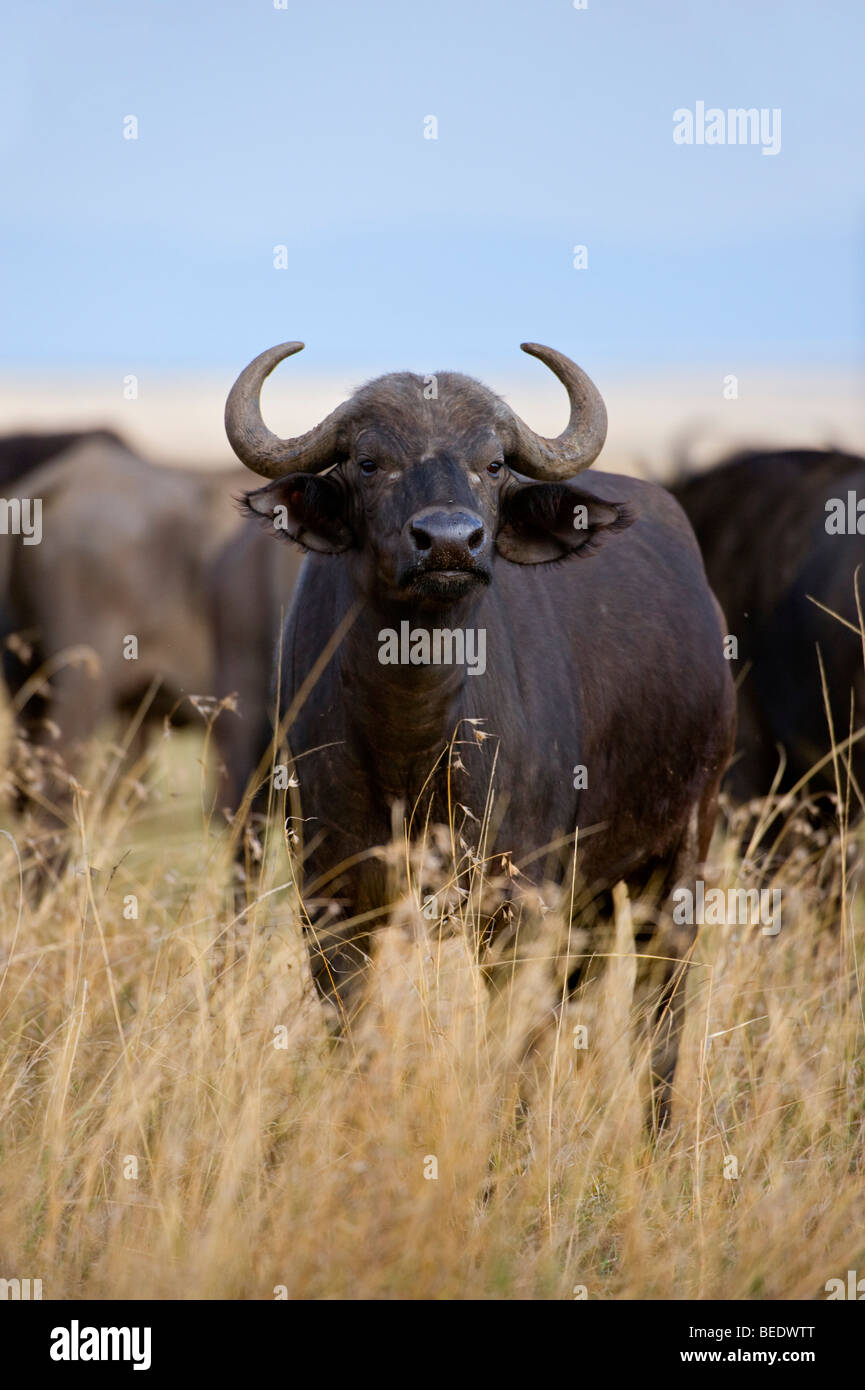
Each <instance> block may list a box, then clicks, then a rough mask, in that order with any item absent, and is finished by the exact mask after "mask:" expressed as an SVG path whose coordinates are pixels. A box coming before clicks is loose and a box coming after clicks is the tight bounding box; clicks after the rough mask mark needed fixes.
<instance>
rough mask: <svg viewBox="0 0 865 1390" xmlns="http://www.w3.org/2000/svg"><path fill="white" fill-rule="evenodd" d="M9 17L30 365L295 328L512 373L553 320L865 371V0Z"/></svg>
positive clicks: (710, 349) (355, 353)
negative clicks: (766, 113)
mask: <svg viewBox="0 0 865 1390" xmlns="http://www.w3.org/2000/svg"><path fill="white" fill-rule="evenodd" d="M4 30H5V43H4V54H3V57H2V60H0V65H2V70H0V156H2V162H3V174H2V187H3V190H4V202H5V216H4V223H3V226H4V231H3V240H4V243H5V244H4V255H3V258H2V271H0V274H2V287H0V288H2V301H3V306H4V307H3V324H4V332H3V335H2V342H0V360H2V363H3V365H4V366H5V367H6V368H7V369H8V368H16V369H21V368H24V369H26V368H29V367H37V366H39V367H41V366H50V367H66V368H76V369H78V368H91V367H97V368H101V367H111V368H115V367H116V368H119V369H122V370H125V371H130V372H134V371H136V370H142V369H144V368H150V369H152V368H160V369H174V368H177V369H181V368H182V369H184V370H189V369H201V370H202V371H208V370H211V369H220V370H221V369H223V368H229V369H233V368H236V367H239V366H240V365H242V363H243V362H245V361H246V360H247V359H248V358H249V357H251V356H252V355H254V353H256V352H258V351H259V350H261V349H262V348H263V347H265V346H268V345H269V344H271V343H273V342H277V341H281V340H283V339H286V338H302V339H304V340H305V341H306V343H307V353H306V354H305V356H306V359H307V361H306V364H305V365H306V366H307V367H308V368H309V369H313V368H315V367H320V368H322V369H323V370H331V369H339V368H340V367H341V366H343V365H345V364H347V363H349V364H363V365H364V366H365V367H368V369H369V371H370V372H372V371H376V370H385V369H388V368H394V367H414V368H418V369H431V368H435V367H441V366H454V367H460V368H463V369H466V370H479V369H481V368H486V367H492V368H498V367H499V366H500V365H502V364H509V365H510V366H512V367H515V366H516V359H517V358H518V357H519V353H518V344H519V342H520V341H521V340H522V339H525V338H532V339H535V340H540V341H542V342H550V343H553V344H554V345H556V346H558V347H561V348H562V349H564V350H565V351H567V352H570V353H571V354H572V355H574V356H575V357H577V358H578V360H580V361H583V362H585V364H586V365H587V366H599V365H600V366H604V367H605V368H608V369H609V368H618V367H620V368H624V369H628V370H632V369H637V370H639V369H641V368H655V367H658V366H663V365H664V364H665V363H671V364H682V363H699V362H710V363H713V364H714V363H721V364H724V365H729V370H731V371H735V370H736V367H737V365H739V364H741V363H769V364H778V365H787V364H797V365H798V364H809V365H810V364H819V365H829V366H831V365H836V364H837V365H851V364H859V363H860V362H861V361H862V359H863V342H865V331H863V330H865V325H863V309H865V285H863V263H865V165H863V158H862V152H863V148H865V115H863V110H865V103H863V96H862V92H863V83H862V60H863V53H865V6H863V5H862V4H861V3H860V0H844V2H843V3H837V0H836V3H832V0H828V3H821V4H820V5H815V4H813V3H804V0H786V2H783V0H760V3H755V0H732V2H731V0H725V3H723V4H715V3H709V0H690V3H686V0H661V2H660V3H653V4H647V3H641V2H640V0H588V8H587V9H586V10H584V11H578V10H576V9H574V7H573V4H572V0H525V3H516V0H495V3H494V2H493V0H436V3H422V4H417V3H415V4H409V3H406V0H402V3H396V0H394V3H391V0H367V3H364V4H360V3H357V2H355V3H348V2H347V0H334V3H327V0H288V6H287V8H286V9H276V8H275V7H274V4H273V0H233V2H231V3H230V2H229V0H206V2H205V0H183V3H178V0H146V3H141V0H139V3H137V4H134V5H133V4H129V3H121V0H84V2H83V3H81V4H79V5H74V6H73V5H69V4H68V0H63V3H61V2H60V0H32V3H28V4H27V5H26V6H25V5H21V6H17V7H16V8H15V9H14V10H13V11H11V12H10V13H9V14H8V15H7V17H6V21H5V25H4ZM698 100H702V101H704V102H705V103H706V105H707V106H718V107H721V108H722V109H726V108H728V107H736V106H746V107H751V106H754V107H757V108H762V107H766V108H780V109H781V112H782V145H781V151H780V153H779V154H778V155H777V156H774V157H772V156H765V155H763V154H762V153H761V150H760V149H759V148H758V147H752V146H730V145H727V146H716V147H709V146H705V145H704V146H696V145H694V146H690V147H688V146H677V145H675V144H674V142H673V139H672V132H673V112H674V111H675V110H676V109H678V108H682V107H689V108H694V106H695V103H696V102H697V101H698ZM130 114H132V115H135V116H137V118H138V122H139V138H138V140H136V141H132V140H124V139H123V133H122V132H123V118H124V117H125V116H127V115H130ZM428 115H434V116H435V117H436V118H437V121H438V139H437V140H426V139H424V134H423V132H424V118H425V117H426V116H428ZM576 244H584V245H586V246H587V247H588V262H589V263H588V268H587V269H585V270H575V269H574V268H573V265H572V248H573V247H574V245H576ZM275 245H285V246H286V247H287V250H288V268H287V269H285V270H276V269H274V266H273V248H274V246H275ZM524 361H525V359H523V362H524Z"/></svg>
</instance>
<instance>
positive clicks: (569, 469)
mask: <svg viewBox="0 0 865 1390" xmlns="http://www.w3.org/2000/svg"><path fill="white" fill-rule="evenodd" d="M520 347H521V348H522V350H523V352H527V353H529V354H530V355H531V356H532V357H537V358H538V359H539V360H540V361H541V362H543V363H544V366H546V367H549V369H550V371H551V372H554V373H555V375H556V376H557V377H558V378H559V381H560V382H561V383H562V385H563V386H564V388H565V390H566V391H567V393H568V400H569V402H570V406H571V416H570V419H569V420H568V423H567V425H566V427H565V429H564V430H563V431H562V433H561V434H560V435H558V436H557V437H556V438H555V439H544V438H543V436H542V435H539V434H535V432H534V430H532V429H529V427H528V425H526V424H525V423H524V422H523V421H522V420H521V419H520V417H519V416H518V415H517V414H516V412H515V411H513V410H511V408H510V406H504V407H503V412H504V415H503V424H504V426H505V431H504V432H505V433H509V434H510V444H509V452H510V453H511V455H512V459H513V463H514V466H515V468H516V469H517V471H518V472H520V473H525V474H526V476H527V477H529V478H538V479H540V480H541V481H545V482H557V481H559V480H560V479H562V478H571V477H573V475H574V474H575V473H581V472H582V471H583V469H584V468H588V467H589V465H590V464H592V463H594V461H595V459H596V458H597V457H598V454H599V453H600V452H601V450H602V448H603V447H604V440H605V439H606V437H607V410H606V406H605V405H604V402H603V399H602V397H601V393H600V391H599V390H598V388H597V386H595V384H594V382H593V381H591V380H590V378H589V377H587V376H586V373H585V372H584V371H583V370H582V369H581V368H580V367H578V366H577V364H576V362H572V361H571V359H570V358H569V357H565V355H564V353H563V352H556V351H555V350H554V349H553V348H548V347H543V346H542V344H540V343H521V344H520Z"/></svg>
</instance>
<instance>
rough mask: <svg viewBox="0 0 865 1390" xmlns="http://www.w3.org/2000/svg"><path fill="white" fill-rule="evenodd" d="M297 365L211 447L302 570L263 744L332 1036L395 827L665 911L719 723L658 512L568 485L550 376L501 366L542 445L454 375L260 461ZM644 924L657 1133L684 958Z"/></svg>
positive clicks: (721, 704)
mask: <svg viewBox="0 0 865 1390" xmlns="http://www.w3.org/2000/svg"><path fill="white" fill-rule="evenodd" d="M302 346H303V344H302V343H285V344H283V345H281V346H279V347H275V348H271V349H270V350H269V351H267V352H264V353H262V354H261V355H260V356H259V357H257V358H256V359H255V360H254V361H253V362H252V363H250V365H249V366H248V367H246V368H245V370H244V371H243V372H242V373H241V375H240V376H239V378H238V380H237V381H236V383H235V385H234V386H233V388H232V390H231V392H230V394H229V397H228V401H227V404H226V430H227V433H228V438H229V440H230V442H231V444H232V446H233V448H234V450H235V452H236V453H237V455H238V457H239V458H240V459H241V461H242V462H243V463H244V464H245V465H246V466H247V467H248V468H250V469H251V470H252V471H253V472H256V473H258V474H261V475H264V476H265V477H269V478H271V479H273V481H272V482H270V483H269V484H268V485H267V486H266V487H262V488H259V489H258V490H256V491H253V492H250V493H249V494H248V495H247V506H248V508H249V510H250V511H251V512H252V513H254V514H256V515H258V516H259V517H260V518H262V519H263V523H264V525H265V526H266V527H267V528H268V529H270V530H271V531H272V532H273V533H275V534H276V535H277V536H278V537H281V538H283V539H288V540H291V541H294V542H295V543H297V544H298V545H300V546H301V547H303V549H304V550H306V551H307V552H308V554H307V558H306V560H305V562H304V566H303V570H302V573H301V577H300V581H299V583H298V586H297V589H296V591H295V596H294V600H293V603H292V606H291V611H290V614H289V616H288V619H287V622H286V627H285V632H284V635H283V643H282V650H283V665H282V674H281V717H282V718H283V719H284V720H285V722H286V724H288V725H290V728H289V739H290V745H291V753H292V756H293V759H294V764H295V767H296V775H297V777H298V779H299V783H300V810H301V811H302V817H300V816H299V817H298V819H297V820H296V821H295V822H294V825H295V827H297V828H298V833H301V831H302V834H303V837H304V841H305V862H304V878H305V898H306V902H307V907H308V909H309V911H310V917H311V923H312V926H311V929H310V930H309V933H308V941H309V947H310V956H311V962H312V971H313V975H314V978H315V981H316V984H317V986H318V989H319V991H320V993H321V995H322V996H323V997H324V998H325V999H326V1000H328V1001H330V1002H332V1003H334V1004H336V1005H338V1006H341V1007H342V1008H343V1009H344V1008H345V1006H346V1005H347V1004H348V1003H349V1002H350V1001H352V1000H353V999H354V997H355V996H354V986H355V985H356V983H357V980H358V975H359V970H360V967H361V966H362V965H363V963H364V961H365V959H366V957H367V954H368V951H369V947H370V933H371V931H372V929H373V927H374V926H375V925H376V924H377V922H380V921H382V920H383V919H384V918H385V917H386V914H387V910H388V903H389V901H392V890H391V889H390V888H389V883H388V866H387V862H386V860H385V858H384V857H383V856H381V855H376V854H374V853H371V851H372V850H373V849H374V847H377V846H383V845H387V844H389V843H390V842H391V839H392V827H393V819H392V817H393V808H394V807H398V808H399V807H401V808H403V811H404V814H405V817H406V820H407V821H408V820H409V818H411V826H412V827H414V829H415V831H416V832H417V833H420V829H422V828H423V826H424V825H425V824H426V823H439V824H446V823H449V822H450V823H453V817H454V815H455V814H457V812H456V807H457V805H459V806H460V807H465V808H466V809H467V815H465V816H462V831H461V833H462V836H463V838H464V839H466V840H467V841H469V842H470V844H471V839H472V836H473V837H474V845H473V847H474V849H475V850H477V849H481V848H482V853H483V854H485V855H486V856H488V857H489V856H491V855H492V853H493V851H495V853H496V854H497V855H498V854H503V855H504V854H506V855H509V856H511V859H512V862H513V864H514V865H515V866H516V867H517V869H518V870H519V871H520V872H521V873H522V874H524V875H525V877H526V878H527V879H528V880H530V881H534V882H536V883H539V882H541V881H542V880H543V879H544V878H547V879H549V878H556V879H558V880H560V881H561V880H562V879H563V878H564V876H565V875H566V874H567V875H568V876H570V872H571V862H572V857H573V843H574V833H575V831H576V832H577V835H578V840H577V866H578V872H579V879H580V882H581V885H582V886H583V888H584V890H585V894H588V895H591V894H595V893H599V892H600V891H602V890H606V889H608V888H609V887H610V886H611V885H614V884H615V883H616V882H617V881H618V880H621V879H624V880H626V881H627V882H629V883H630V884H632V885H634V886H635V887H636V888H642V887H644V886H645V885H646V883H647V882H648V881H652V882H653V883H654V884H656V885H657V884H659V883H660V884H661V885H662V893H661V896H662V897H663V896H664V894H665V893H666V892H667V891H669V890H670V889H672V887H673V886H674V885H675V884H676V883H679V882H681V881H682V880H685V881H687V880H688V879H691V880H692V881H693V876H694V874H695V871H696V866H697V864H698V863H699V862H700V861H702V860H703V858H704V857H705V855H706V852H707V849H708V845H709V839H710V836H711V832H712V827H713V824H714V820H715V808H716V794H717V790H718V785H719V782H720V779H721V776H722V773H723V771H724V768H725V766H726V763H727V760H728V757H729V753H730V750H731V745H732V739H733V731H734V718H735V715H734V705H735V701H734V693H733V684H732V680H731V678H730V673H729V667H728V663H727V662H726V661H725V660H724V656H723V652H722V631H721V620H720V615H719V610H718V607H717V604H716V602H715V600H714V598H713V596H712V594H711V591H710V589H709V586H708V584H707V582H706V578H705V573H704V570H703V564H702V560H701V557H700V552H699V549H698V547H697V544H696V542H695V540H694V536H693V532H692V531H691V528H690V526H689V524H688V522H687V520H686V518H685V517H684V515H683V513H682V511H681V509H680V507H679V506H678V504H677V503H676V502H675V501H674V500H673V498H672V497H671V496H670V495H669V493H668V492H666V491H665V490H664V489H663V488H660V487H656V486H654V485H652V484H649V483H644V482H638V481H636V480H634V479H632V478H624V477H616V476H612V475H604V474H597V475H593V476H591V477H589V478H586V479H583V480H581V481H579V482H578V481H575V479H574V475H575V474H577V473H579V472H581V471H582V470H583V469H586V468H588V467H589V465H590V464H591V463H592V462H593V461H594V459H595V458H596V456H597V455H598V453H599V452H600V450H601V447H602V445H603V442H604V438H605V434H606V411H605V408H604V404H603V401H602V399H601V397H600V395H599V393H598V391H597V389H596V388H595V387H594V385H593V384H592V382H591V381H590V380H589V378H588V377H587V376H586V375H585V374H584V373H583V372H582V371H581V370H580V368H579V367H577V366H576V365H575V364H574V363H573V362H571V361H570V360H569V359H568V358H567V357H565V356H563V355H562V354H561V353H558V352H555V351H553V350H552V349H550V348H546V347H541V346H538V345H536V344H524V345H523V349H524V351H526V352H529V353H531V354H532V355H533V356H535V357H538V358H539V359H540V360H541V361H542V362H543V363H545V364H546V365H547V366H548V367H549V368H550V369H551V370H552V371H553V372H554V373H555V375H556V376H557V377H558V378H559V380H560V381H561V382H562V383H563V385H564V386H565V388H566V390H567V393H568V397H569V401H570V420H569V423H568V425H567V427H566V428H565V430H564V432H563V433H562V434H561V435H559V436H558V437H557V438H555V439H544V438H542V437H540V436H539V435H537V434H535V433H534V431H532V430H531V429H530V428H529V427H528V426H527V425H525V424H524V423H523V421H522V420H520V418H519V417H518V416H517V415H516V414H515V413H514V411H513V410H511V409H510V408H509V407H508V406H507V405H506V404H505V403H504V401H503V400H501V399H500V398H499V397H498V396H496V395H494V394H493V392H492V391H490V390H488V389H487V388H486V387H485V386H482V385H481V384H480V383H478V382H477V381H475V380H473V379H471V378H469V377H467V376H463V375H460V374H457V373H453V372H441V373H439V374H437V375H436V376H433V377H426V378H424V377H421V376H416V375H413V374H411V373H408V372H401V373H395V374H392V375H388V376H384V377H380V378H379V379H377V380H375V381H372V382H370V383H369V384H368V385H366V386H364V387H362V388H361V389H360V390H359V391H357V392H355V394H354V395H353V396H351V398H350V399H349V400H348V401H346V402H345V403H343V404H342V405H340V406H339V407H338V408H337V409H336V410H335V411H334V412H333V413H332V414H330V415H329V416H328V417H327V418H326V419H325V420H324V421H322V422H321V423H320V424H318V425H317V426H316V427H315V428H314V429H311V430H310V431H309V432H308V433H306V434H304V435H302V436H301V437H299V438H296V439H279V438H278V437H277V436H275V435H274V434H272V433H271V432H270V431H269V430H268V429H267V427H266V426H265V425H264V423H263V421H262V417H261V410H260V404H259V396H260V391H261V386H262V383H263V381H264V379H265V378H266V377H267V375H268V374H269V373H270V372H271V371H272V370H273V368H274V367H275V366H276V365H277V363H279V362H281V361H282V360H283V359H284V358H286V357H289V356H290V355H292V354H293V353H296V352H298V351H299V350H300V349H301V348H302ZM239 580H240V582H242V577H240V576H239ZM476 734H479V735H480V737H476V736H475V735H476ZM484 734H486V735H488V736H487V737H484V736H483V735H484ZM455 737H456V738H457V739H458V740H459V743H458V746H457V752H458V756H457V757H451V756H449V750H451V749H452V740H453V739H454V738H455ZM482 828H483V833H482ZM569 846H570V847H569ZM567 881H570V880H569V878H568V880H567ZM665 920H667V921H668V928H667V930H668V936H667V939H666V941H665V948H664V950H663V951H662V952H660V953H659V954H660V955H662V956H663V957H665V958H666V964H665V968H664V978H663V982H662V987H661V990H660V993H659V996H658V999H657V1008H658V1014H657V1018H658V1030H657V1034H656V1041H655V1046H654V1054H653V1072H654V1075H655V1077H656V1082H657V1084H658V1092H657V1094H658V1100H659V1105H660V1111H661V1115H662V1117H663V1116H664V1115H665V1114H666V1108H667V1104H668V1100H669V1088H670V1084H671V1080H672V1075H673V1069H674V1066H675V1060H676V1052H677V1049H678V1034H679V1029H680V1025H681V1018H682V1013H683V1008H684V989H683V987H682V979H683V976H684V965H683V964H682V962H683V960H684V958H685V956H686V955H687V953H688V950H689V947H690V945H691V942H692V940H693V928H691V927H688V926H675V927H674V926H673V925H672V920H671V919H668V918H665ZM496 929H497V923H496V921H493V922H492V923H491V925H490V931H491V933H494V932H495V930H496Z"/></svg>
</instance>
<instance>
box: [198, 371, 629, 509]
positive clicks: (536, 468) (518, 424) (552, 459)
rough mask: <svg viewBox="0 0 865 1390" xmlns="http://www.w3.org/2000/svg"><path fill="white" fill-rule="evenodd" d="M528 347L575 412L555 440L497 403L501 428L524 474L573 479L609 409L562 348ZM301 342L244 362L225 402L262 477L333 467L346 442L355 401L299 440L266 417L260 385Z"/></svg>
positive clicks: (237, 439)
mask: <svg viewBox="0 0 865 1390" xmlns="http://www.w3.org/2000/svg"><path fill="white" fill-rule="evenodd" d="M521 347H522V350H523V352H527V353H529V354H530V355H531V356H532V357H537V358H538V359H539V360H540V361H541V362H543V363H544V366H546V367H549V369H550V371H551V372H553V373H554V375H555V376H557V377H558V379H559V381H560V382H561V383H562V385H563V386H564V388H565V390H566V391H567V393H568V401H569V403H570V408H571V413H570V418H569V420H568V423H567V425H566V427H565V429H564V430H563V431H562V433H561V434H560V435H558V436H557V437H556V438H555V439H544V438H543V436H542V435H539V434H535V432H534V430H532V429H530V428H529V426H528V425H527V424H525V422H524V421H523V420H521V419H520V417H519V416H518V415H517V414H516V413H515V411H513V410H511V408H510V406H508V405H506V404H505V403H504V402H503V401H500V400H498V398H495V397H493V398H492V399H493V400H494V401H495V402H496V404H495V407H494V408H495V414H496V420H495V423H496V428H497V431H498V433H499V435H500V437H501V440H502V444H503V446H504V448H505V451H506V453H507V456H508V461H509V462H510V463H511V464H512V465H513V466H514V468H516V470H517V471H518V472H520V473H524V474H525V475H526V476H527V477H529V478H537V479H539V480H540V481H545V482H555V481H557V480H559V479H562V478H571V477H573V475H574V474H575V473H581V472H582V471H583V469H585V468H588V467H589V466H590V464H592V463H594V461H595V459H596V458H597V457H598V454H599V453H600V452H601V449H602V448H603V445H604V440H605V438H606V434H607V412H606V408H605V406H604V402H603V399H602V398H601V394H600V392H599V391H598V389H597V387H596V386H595V385H594V383H593V382H592V381H591V380H590V378H589V377H588V376H586V373H585V372H584V371H582V369H581V368H580V367H578V366H577V364H576V363H575V362H572V361H571V360H570V358H569V357H565V355H564V353H561V352H556V351H555V350H554V349H553V348H548V347H543V346H542V345H541V344H540V343H522V344H521ZM302 348H303V343H280V344H279V345H278V346H277V347H272V348H268V349H267V351H266V352H262V353H260V354H259V356H258V357H256V358H254V359H253V361H252V362H250V364H249V366H248V367H244V369H243V371H242V372H241V373H240V376H239V377H238V378H237V381H236V382H235V383H234V385H233V386H232V388H231V391H230V392H229V395H228V400H227V401H226V403H225V432H226V434H227V435H228V440H229V443H230V444H231V447H232V449H233V450H234V452H235V453H236V454H237V457H238V458H239V459H240V460H241V462H242V463H244V464H245V465H246V467H247V468H250V469H251V470H252V471H253V473H258V474H260V475H261V476H262V477H265V478H278V477H281V476H282V475H283V474H286V473H317V472H319V471H320V470H321V469H324V468H327V467H329V465H330V464H331V463H332V462H333V460H334V455H335V454H337V453H338V452H339V451H340V449H343V450H344V449H345V426H346V423H347V421H348V419H349V416H350V413H351V406H352V402H351V400H348V401H344V402H343V404H342V405H340V406H337V408H336V410H334V411H332V412H331V413H330V415H328V416H326V417H325V419H324V420H322V421H321V423H320V424H318V425H316V426H315V427H314V429H311V430H308V431H307V433H306V434H301V435H298V436H297V438H296V439H280V438H279V436H278V435H275V434H273V433H272V432H271V431H270V430H269V429H268V428H267V426H266V425H265V423H264V421H263V420H262V418H261V401H260V397H261V388H262V386H263V384H264V381H265V379H266V378H267V377H268V376H269V375H270V373H271V372H272V371H273V369H274V367H275V366H277V364H278V363H279V362H282V361H283V360H284V359H285V358H286V357H292V356H293V355H294V353H296V352H300V351H301V349H302Z"/></svg>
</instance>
